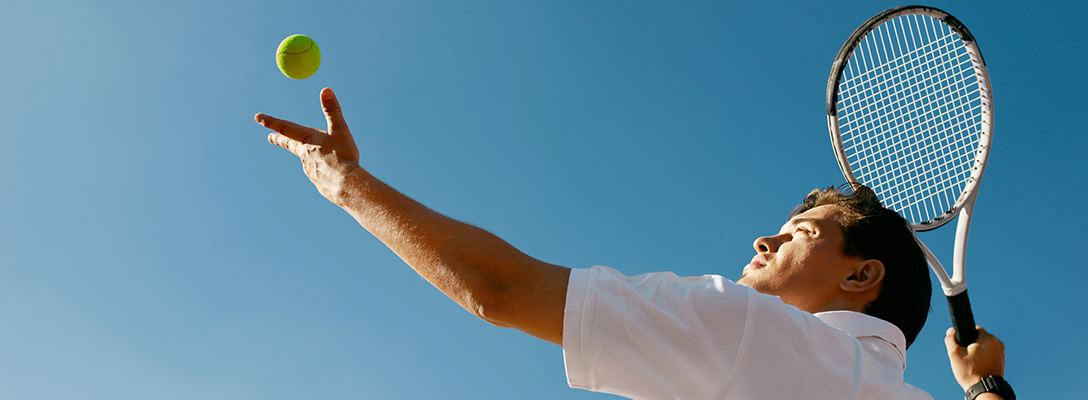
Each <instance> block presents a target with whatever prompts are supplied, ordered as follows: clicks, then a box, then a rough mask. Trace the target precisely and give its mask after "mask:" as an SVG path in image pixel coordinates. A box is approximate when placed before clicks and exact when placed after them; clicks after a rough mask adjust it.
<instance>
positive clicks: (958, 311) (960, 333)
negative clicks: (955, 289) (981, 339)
mask: <svg viewBox="0 0 1088 400" xmlns="http://www.w3.org/2000/svg"><path fill="white" fill-rule="evenodd" d="M948 313H949V314H952V327H953V328H956V343H959V344H960V346H963V347H967V345H969V344H971V343H974V342H975V340H977V339H978V330H977V329H975V315H974V314H972V313H971V301H970V300H968V299H967V290H966V289H965V290H964V291H963V292H960V294H957V295H955V296H948Z"/></svg>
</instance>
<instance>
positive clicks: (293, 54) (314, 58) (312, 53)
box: [276, 35, 321, 79]
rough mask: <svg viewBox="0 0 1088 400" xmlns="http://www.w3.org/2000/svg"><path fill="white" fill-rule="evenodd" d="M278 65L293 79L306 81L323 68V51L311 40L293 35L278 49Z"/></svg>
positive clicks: (284, 40)
mask: <svg viewBox="0 0 1088 400" xmlns="http://www.w3.org/2000/svg"><path fill="white" fill-rule="evenodd" d="M276 65H279V66H280V72H283V74H284V75H287V77H288V78H291V79H306V78H309V77H310V76H311V75H313V74H314V72H317V67H319V66H321V49H318V48H317V43H314V41H313V40H311V39H310V38H308V37H306V36H303V35H291V36H288V37H287V39H283V41H282V42H280V47H279V48H278V49H276Z"/></svg>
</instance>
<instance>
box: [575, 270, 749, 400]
mask: <svg viewBox="0 0 1088 400" xmlns="http://www.w3.org/2000/svg"><path fill="white" fill-rule="evenodd" d="M752 312H754V308H753V307H750V306H749V289H747V288H745V287H743V286H740V285H737V284H735V283H733V282H731V281H729V280H727V279H725V278H722V277H720V276H713V275H707V276H699V277H687V278H681V277H678V276H676V275H675V274H672V273H668V272H663V273H653V274H647V275H640V276H634V277H626V276H624V275H622V274H620V273H619V272H617V271H616V270H613V269H611V268H607V267H601V266H597V267H593V268H591V269H582V270H574V271H572V273H571V276H570V281H569V283H568V288H567V299H566V308H565V312H564V319H563V357H564V363H565V365H566V370H567V380H568V383H569V384H570V386H571V387H573V388H582V389H587V390H592V391H597V392H605V393H612V394H617V395H621V396H627V397H633V398H693V399H694V398H711V397H714V396H715V395H716V394H717V393H719V392H720V391H721V389H722V388H723V387H724V385H726V384H727V382H728V381H729V379H730V375H731V373H732V372H733V371H734V369H735V364H736V360H737V359H738V356H740V355H741V354H739V353H740V349H742V348H744V342H745V341H746V340H748V339H747V337H748V336H750V332H748V333H746V330H745V326H746V325H745V321H746V320H747V319H748V318H749V314H750V313H752Z"/></svg>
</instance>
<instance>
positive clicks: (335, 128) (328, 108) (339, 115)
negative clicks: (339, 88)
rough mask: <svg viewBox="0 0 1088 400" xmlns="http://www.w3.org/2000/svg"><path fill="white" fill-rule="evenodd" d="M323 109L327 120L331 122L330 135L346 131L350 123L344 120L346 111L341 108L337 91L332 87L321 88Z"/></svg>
mask: <svg viewBox="0 0 1088 400" xmlns="http://www.w3.org/2000/svg"><path fill="white" fill-rule="evenodd" d="M321 110H322V111H324V112H325V120H326V121H328V123H329V135H330V136H336V135H337V134H338V133H342V132H341V130H343V131H346V130H347V128H348V124H347V122H346V121H344V112H343V110H342V109H340V101H339V100H337V99H336V93H333V91H332V89H329V88H324V89H321Z"/></svg>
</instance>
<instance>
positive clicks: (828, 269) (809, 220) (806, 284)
mask: <svg viewBox="0 0 1088 400" xmlns="http://www.w3.org/2000/svg"><path fill="white" fill-rule="evenodd" d="M839 212H840V211H839V209H838V208H837V207H835V206H831V205H825V206H819V207H815V208H813V209H811V210H808V211H805V212H804V213H801V214H800V215H796V216H794V217H793V218H791V219H790V220H789V221H788V222H786V224H785V225H783V226H782V230H781V231H779V233H778V234H777V235H774V236H765V237H761V238H759V239H756V241H755V243H754V244H753V247H755V249H756V253H757V254H756V256H755V257H753V258H752V262H751V263H750V264H748V265H747V266H746V267H744V273H743V275H741V278H740V279H738V280H737V283H739V284H741V285H745V286H748V287H751V288H753V289H755V290H756V291H758V292H760V293H764V294H769V295H775V296H779V297H781V298H782V301H784V302H785V303H786V304H791V305H793V306H796V307H797V308H800V309H802V310H805V311H809V312H813V313H815V312H819V311H824V308H825V307H826V306H828V304H829V302H830V301H834V300H835V299H836V298H837V297H838V296H839V294H840V289H839V282H840V281H841V280H842V279H843V278H844V277H846V276H848V275H849V273H850V271H851V269H852V267H853V265H854V264H855V263H856V262H857V261H860V260H861V259H860V258H856V257H845V256H843V255H842V245H843V233H842V226H841V225H839V223H838V221H837V220H836V217H837V216H838V215H839Z"/></svg>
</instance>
